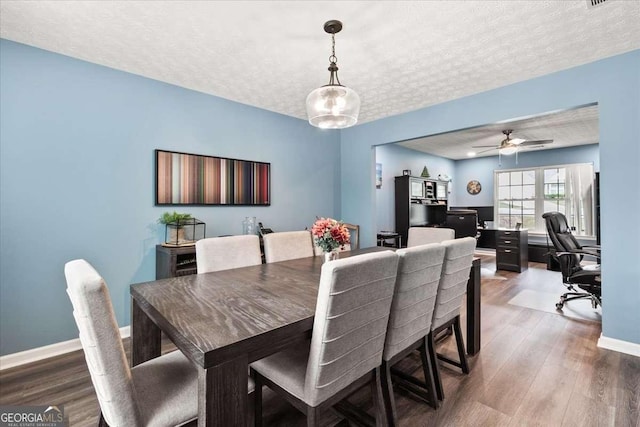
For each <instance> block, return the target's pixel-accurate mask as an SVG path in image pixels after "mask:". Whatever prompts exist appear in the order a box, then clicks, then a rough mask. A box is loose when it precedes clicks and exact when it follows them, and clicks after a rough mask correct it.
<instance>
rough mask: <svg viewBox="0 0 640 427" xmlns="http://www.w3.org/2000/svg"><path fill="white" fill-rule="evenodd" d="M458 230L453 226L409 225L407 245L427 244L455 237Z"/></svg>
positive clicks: (410, 246) (409, 246)
mask: <svg viewBox="0 0 640 427" xmlns="http://www.w3.org/2000/svg"><path fill="white" fill-rule="evenodd" d="M455 237H456V232H455V230H454V229H452V228H440V227H409V236H408V237H407V247H408V248H412V247H414V246H420V245H427V244H429V243H440V242H443V241H445V240H451V239H455Z"/></svg>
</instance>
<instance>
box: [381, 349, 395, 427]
mask: <svg viewBox="0 0 640 427" xmlns="http://www.w3.org/2000/svg"><path fill="white" fill-rule="evenodd" d="M380 375H381V382H382V400H383V401H384V405H385V407H386V414H387V424H388V425H389V426H395V425H397V420H398V418H397V416H398V415H397V412H396V400H395V398H394V396H393V384H392V383H391V367H390V366H389V364H388V363H387V361H386V360H383V361H382V366H381V367H380Z"/></svg>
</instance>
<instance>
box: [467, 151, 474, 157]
mask: <svg viewBox="0 0 640 427" xmlns="http://www.w3.org/2000/svg"><path fill="white" fill-rule="evenodd" d="M475 156H476V152H475V151H469V152H468V153H467V157H475Z"/></svg>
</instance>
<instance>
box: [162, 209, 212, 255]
mask: <svg viewBox="0 0 640 427" xmlns="http://www.w3.org/2000/svg"><path fill="white" fill-rule="evenodd" d="M158 222H159V223H160V224H164V243H163V245H164V246H170V247H178V246H192V245H195V243H196V240H200V239H204V237H205V234H206V227H207V226H206V224H205V223H204V222H202V221H200V220H199V219H197V218H193V217H192V216H191V214H187V213H178V212H175V211H174V212H173V213H172V212H165V213H163V214H162V216H161V217H160V218H158Z"/></svg>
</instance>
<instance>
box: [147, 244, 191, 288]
mask: <svg viewBox="0 0 640 427" xmlns="http://www.w3.org/2000/svg"><path fill="white" fill-rule="evenodd" d="M197 272H198V268H197V265H196V247H195V246H193V245H192V246H178V247H167V246H162V245H156V280H159V279H166V278H169V277H177V276H186V275H187V274H196V273H197Z"/></svg>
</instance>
